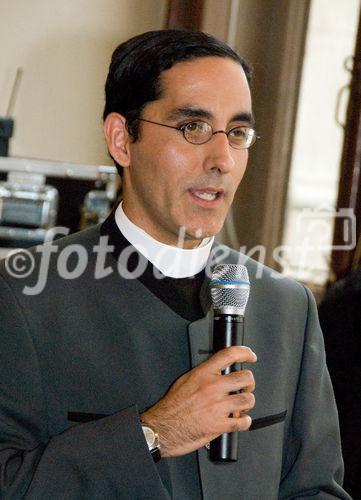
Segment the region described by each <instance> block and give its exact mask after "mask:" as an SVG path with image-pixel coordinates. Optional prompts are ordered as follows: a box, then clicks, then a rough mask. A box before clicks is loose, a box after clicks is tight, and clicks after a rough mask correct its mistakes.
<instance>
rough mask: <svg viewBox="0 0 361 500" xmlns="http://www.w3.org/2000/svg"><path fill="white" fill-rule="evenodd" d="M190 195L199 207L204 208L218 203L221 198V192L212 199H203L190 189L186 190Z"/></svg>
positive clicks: (212, 206)
mask: <svg viewBox="0 0 361 500" xmlns="http://www.w3.org/2000/svg"><path fill="white" fill-rule="evenodd" d="M188 192H189V194H190V195H191V198H192V199H193V200H194V201H195V202H196V203H197V204H198V205H199V206H201V207H204V208H214V207H216V206H218V205H219V203H220V201H221V199H222V198H223V193H218V194H217V196H216V197H215V198H214V200H203V199H202V198H199V197H198V196H197V195H195V194H194V193H192V191H188Z"/></svg>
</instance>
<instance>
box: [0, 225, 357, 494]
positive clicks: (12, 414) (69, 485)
mask: <svg viewBox="0 0 361 500" xmlns="http://www.w3.org/2000/svg"><path fill="white" fill-rule="evenodd" d="M99 235H100V233H99V227H95V228H92V229H90V230H87V231H84V232H82V233H78V234H76V235H72V236H70V237H67V238H64V239H62V240H59V242H57V245H58V248H57V250H56V251H55V250H49V249H50V247H41V248H40V249H33V250H32V252H31V257H30V260H31V263H32V267H33V270H32V272H31V273H30V274H29V275H28V276H26V277H25V278H22V279H20V278H14V277H12V276H10V274H9V262H7V265H5V262H3V263H2V264H1V265H0V282H1V285H0V307H1V322H0V498H4V499H20V498H27V499H36V500H41V499H48V498H49V499H50V498H52V499H60V498H62V499H63V498H66V499H74V500H75V499H83V498H84V499H98V498H106V499H119V498H122V499H127V498H129V499H168V500H169V498H171V494H170V492H169V489H167V485H165V484H164V483H163V482H162V480H161V478H160V475H159V471H158V469H157V466H156V464H155V463H154V462H153V460H152V458H151V456H150V455H149V453H148V450H147V447H146V444H145V440H144V437H143V434H142V430H141V427H140V425H139V416H138V415H139V413H138V412H139V411H141V410H143V409H144V408H147V407H149V406H151V405H152V404H154V403H155V402H156V401H157V400H159V399H160V398H161V397H162V396H163V395H164V393H165V392H166V390H167V389H168V387H169V385H170V384H171V383H172V382H173V381H174V380H175V379H176V378H177V377H178V376H179V375H180V374H181V373H182V372H184V371H187V369H188V368H189V366H188V364H189V360H185V361H184V365H183V366H182V359H185V358H187V352H188V341H189V345H190V350H191V363H192V365H193V366H195V365H197V364H198V363H200V362H202V361H204V360H205V359H206V358H207V357H208V356H209V355H210V354H209V351H210V350H211V345H212V331H211V330H212V328H211V324H212V321H211V314H210V312H209V306H210V304H209V299H208V292H207V287H206V283H205V286H204V287H203V290H202V301H203V305H204V309H205V317H204V318H203V319H201V320H199V321H196V322H194V323H191V324H188V322H187V321H185V320H184V319H183V318H181V317H179V316H178V315H177V314H175V313H174V312H173V311H172V310H170V309H169V308H168V307H167V306H166V305H165V304H163V303H162V302H161V301H159V299H157V298H156V297H155V296H154V295H153V294H152V293H151V292H150V291H149V290H148V289H146V288H145V287H144V286H143V285H142V284H141V283H140V282H139V281H138V280H131V279H124V278H121V277H120V276H119V272H118V269H117V263H116V262H115V261H114V259H113V260H112V256H111V255H108V256H107V259H106V261H105V266H104V267H105V268H107V271H106V272H105V273H103V274H104V275H103V276H102V277H101V278H99V276H98V278H99V279H95V278H94V274H95V272H96V260H97V254H96V251H94V246H95V245H97V244H98V243H99ZM80 247H81V248H82V249H83V250H80ZM46 248H48V250H49V251H46ZM218 251H219V252H218V253H221V254H223V257H220V258H219V260H220V261H225V262H237V261H238V260H239V255H238V254H237V253H236V252H233V251H230V250H229V249H227V248H225V247H218ZM84 252H85V254H86V255H85V254H84ZM225 254H226V255H225ZM78 255H82V262H85V260H84V259H86V261H87V265H86V266H85V267H84V269H83V270H82V272H81V273H79V272H78V273H76V272H74V276H75V275H76V274H79V276H77V277H74V276H73V279H70V278H71V273H72V272H73V271H74V269H75V270H76V267H77V264H79V262H80V261H79V262H78V257H77V256H78ZM60 256H62V259H61V258H60ZM64 259H66V261H67V262H66V264H67V265H66V266H64V265H63V264H62V262H63V261H64ZM49 261H50V265H49V266H47V262H49ZM246 265H247V268H248V271H249V275H250V281H251V287H252V288H251V295H250V300H249V304H248V306H247V311H246V342H245V344H246V345H249V346H250V347H251V348H252V349H253V350H254V351H255V352H256V353H257V356H258V362H257V363H256V365H255V366H252V370H253V372H254V376H255V379H256V384H257V387H256V391H255V396H256V406H255V408H254V410H252V412H251V416H252V418H253V428H252V429H253V430H251V431H247V432H244V433H241V434H240V436H239V438H240V439H239V456H240V459H239V460H238V462H236V463H230V464H226V465H218V464H214V463H212V462H210V461H209V459H208V455H207V450H206V449H201V450H199V451H198V460H199V474H200V480H201V485H202V491H203V496H204V498H205V499H206V500H213V499H214V500H216V499H217V500H218V499H222V500H228V499H229V500H231V499H232V500H233V499H246V500H253V499H255V500H256V499H257V500H263V499H264V500H271V499H277V498H281V499H286V498H288V499H290V498H299V497H302V498H310V497H312V498H313V497H315V498H320V499H329V498H330V499H331V498H349V497H348V495H347V494H346V493H345V492H344V491H343V490H342V488H341V486H340V483H341V481H342V459H341V455H340V443H339V432H338V422H337V413H336V408H335V403H334V398H333V393H332V388H331V385H330V381H329V376H328V373H327V369H326V364H325V356H324V350H323V342H322V334H321V332H320V328H319V324H318V319H317V313H316V308H315V304H314V300H313V298H312V296H311V295H310V293H309V292H308V291H307V290H306V289H305V288H304V287H303V286H302V285H300V284H298V283H296V282H293V281H291V280H288V279H284V278H283V279H280V277H279V275H273V274H272V271H271V270H269V269H267V268H264V267H262V266H258V265H257V263H255V262H254V261H252V260H248V261H247V262H246ZM47 268H48V269H47ZM79 269H80V268H79V267H78V270H79ZM98 271H99V270H98ZM67 273H68V274H67ZM59 274H62V275H63V276H65V275H66V274H67V279H64V277H61V276H59ZM39 276H40V278H39ZM43 278H46V280H45V279H44V283H45V282H46V284H45V286H44V289H43V290H42V292H41V293H40V294H33V293H34V290H36V286H35V285H36V283H37V282H38V281H39V279H40V280H41V279H43ZM34 287H35V288H34ZM187 328H188V335H189V337H188V339H187V337H186V332H187ZM165 331H166V332H168V335H165V334H164V332H165ZM183 332H184V333H183ZM173 335H174V336H177V335H178V336H179V338H177V339H175V337H174V338H173ZM182 335H183V337H181V336H182ZM180 351H181V352H180ZM177 359H178V362H175V360H177ZM69 415H70V417H69ZM79 415H80V416H81V418H80V420H81V423H79V419H78V417H79ZM74 416H75V418H74ZM72 417H73V418H72ZM98 417H103V418H98ZM77 419H78V422H74V420H77Z"/></svg>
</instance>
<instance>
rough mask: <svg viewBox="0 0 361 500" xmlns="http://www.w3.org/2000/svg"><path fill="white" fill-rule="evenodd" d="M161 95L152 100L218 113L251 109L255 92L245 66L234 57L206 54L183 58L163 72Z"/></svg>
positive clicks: (167, 106)
mask: <svg viewBox="0 0 361 500" xmlns="http://www.w3.org/2000/svg"><path fill="white" fill-rule="evenodd" d="M160 85H161V90H162V93H161V97H160V99H158V101H154V102H153V103H151V104H152V105H153V106H154V107H156V108H158V110H159V109H160V108H162V110H163V111H164V112H169V111H171V110H172V108H174V109H176V108H178V107H198V108H202V109H205V110H207V111H209V112H210V113H211V114H212V115H214V116H221V115H222V116H223V115H227V114H235V113H251V111H252V109H251V108H252V103H251V94H250V89H249V85H248V81H247V78H246V75H245V73H244V71H243V68H242V66H241V65H240V64H239V63H237V62H236V61H233V60H232V59H230V58H223V57H213V56H212V57H203V58H197V59H194V60H191V61H182V62H179V63H177V64H175V65H174V66H172V68H170V69H169V70H166V71H164V72H163V73H162V75H161V79H160Z"/></svg>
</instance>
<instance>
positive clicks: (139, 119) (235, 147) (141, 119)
mask: <svg viewBox="0 0 361 500" xmlns="http://www.w3.org/2000/svg"><path fill="white" fill-rule="evenodd" d="M137 120H138V121H141V122H147V123H153V124H154V125H160V126H161V127H167V128H173V129H174V130H178V132H182V134H183V137H184V139H185V140H186V141H187V142H189V144H194V145H196V146H198V145H201V144H206V143H207V142H209V141H210V140H211V139H212V137H213V136H214V135H215V134H226V136H227V140H228V144H229V145H230V146H231V147H232V148H234V149H249V148H250V147H251V146H253V144H254V143H255V142H256V140H257V139H260V136H259V135H257V134H256V131H255V129H254V128H252V127H248V126H247V125H238V126H237V127H233V128H231V129H230V130H228V132H226V131H225V130H216V131H215V132H213V128H212V126H211V125H209V124H208V123H207V122H204V121H203V120H192V121H190V122H187V123H185V124H184V125H181V126H180V127H175V126H174V125H166V124H165V123H159V122H155V121H152V120H146V119H145V118H137ZM197 122H202V123H205V124H206V125H208V126H209V128H210V130H211V131H212V134H211V135H210V136H209V138H208V139H206V140H205V141H203V142H192V141H190V140H189V138H187V137H186V126H187V125H189V124H190V123H197ZM237 128H246V129H248V130H253V132H254V135H253V137H252V142H251V144H250V145H249V146H246V147H244V148H243V147H237V146H234V145H233V144H231V143H230V142H229V139H228V136H229V134H230V133H231V132H232V131H233V130H235V129H237Z"/></svg>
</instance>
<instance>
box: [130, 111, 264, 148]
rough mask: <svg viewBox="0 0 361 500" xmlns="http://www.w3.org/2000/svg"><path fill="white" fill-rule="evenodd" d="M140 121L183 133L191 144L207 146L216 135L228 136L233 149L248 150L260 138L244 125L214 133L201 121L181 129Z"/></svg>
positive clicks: (144, 120) (210, 127)
mask: <svg viewBox="0 0 361 500" xmlns="http://www.w3.org/2000/svg"><path fill="white" fill-rule="evenodd" d="M138 120H139V121H142V122H147V123H153V124H154V125H160V126H161V127H167V128H173V129H175V130H178V132H182V134H183V136H184V138H185V140H186V141H188V142H190V143H191V144H205V143H206V142H208V141H210V140H211V139H212V137H213V136H214V135H215V134H226V136H227V139H228V143H229V145H230V146H232V148H235V149H248V148H250V147H251V146H252V145H253V144H254V143H255V142H256V140H257V139H259V136H257V135H256V131H255V130H254V129H253V128H251V127H246V126H243V125H241V126H238V127H233V128H231V130H229V131H228V132H225V131H224V130H216V131H215V132H213V128H212V126H211V125H209V123H207V122H203V121H201V120H197V121H192V122H188V123H185V124H184V125H181V126H180V127H174V126H172V125H166V124H165V123H159V122H154V121H152V120H146V119H145V118H138Z"/></svg>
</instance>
